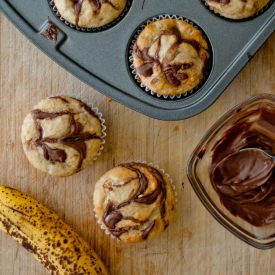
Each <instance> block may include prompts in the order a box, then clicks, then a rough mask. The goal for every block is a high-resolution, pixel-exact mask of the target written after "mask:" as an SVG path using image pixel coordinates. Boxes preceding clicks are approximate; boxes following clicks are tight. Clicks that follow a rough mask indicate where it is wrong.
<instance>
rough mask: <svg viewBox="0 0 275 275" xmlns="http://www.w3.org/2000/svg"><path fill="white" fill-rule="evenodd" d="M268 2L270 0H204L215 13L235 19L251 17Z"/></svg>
mask: <svg viewBox="0 0 275 275" xmlns="http://www.w3.org/2000/svg"><path fill="white" fill-rule="evenodd" d="M270 2H271V0H245V1H244V0H205V3H206V4H207V5H208V6H209V7H210V9H211V10H213V11H214V12H215V13H218V14H220V15H221V16H223V17H226V18H229V19H235V20H238V19H244V18H248V17H252V16H253V15H255V14H256V13H258V12H259V11H261V10H262V9H263V8H264V7H265V6H266V5H267V4H268V3H270Z"/></svg>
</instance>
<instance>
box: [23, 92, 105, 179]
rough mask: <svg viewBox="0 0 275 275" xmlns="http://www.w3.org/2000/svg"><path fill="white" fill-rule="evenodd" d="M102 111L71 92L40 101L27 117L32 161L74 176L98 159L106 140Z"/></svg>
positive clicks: (25, 136)
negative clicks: (70, 93)
mask: <svg viewBox="0 0 275 275" xmlns="http://www.w3.org/2000/svg"><path fill="white" fill-rule="evenodd" d="M105 135H106V134H105V125H104V119H103V118H102V115H101V113H98V112H97V111H96V110H93V109H91V108H90V107H89V106H88V105H86V104H85V103H83V102H82V101H80V100H78V99H75V98H71V97H68V96H56V97H50V98H47V99H44V100H42V101H41V102H39V103H38V104H37V105H36V106H35V107H34V108H33V110H32V111H31V112H30V113H29V114H28V115H27V116H26V117H25V119H24V122H23V126H22V132H21V140H22V144H23V149H24V152H25V154H26V156H27V158H28V160H29V161H30V163H31V164H32V165H33V166H34V167H36V168H37V169H39V170H42V171H44V172H47V173H49V174H51V175H53V176H70V175H72V174H75V173H77V172H79V171H80V170H83V169H84V168H85V167H86V166H87V165H88V164H90V162H91V161H92V160H94V159H95V158H96V157H97V156H98V155H99V153H100V152H101V150H102V149H103V144H104V143H105V140H104V138H105Z"/></svg>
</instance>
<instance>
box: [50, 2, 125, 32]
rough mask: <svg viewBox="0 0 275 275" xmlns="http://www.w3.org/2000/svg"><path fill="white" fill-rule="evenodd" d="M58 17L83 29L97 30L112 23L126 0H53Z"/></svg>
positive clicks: (122, 8)
mask: <svg viewBox="0 0 275 275" xmlns="http://www.w3.org/2000/svg"><path fill="white" fill-rule="evenodd" d="M54 3H55V6H56V7H57V9H58V11H59V13H60V15H61V16H62V17H63V18H64V19H65V20H67V21H68V22H70V23H72V24H74V25H77V26H79V27H84V28H97V27H101V26H104V25H107V24H109V23H111V22H112V21H114V20H115V19H116V18H117V17H118V16H119V15H120V14H121V13H122V11H123V10H124V8H125V6H126V4H127V0H54Z"/></svg>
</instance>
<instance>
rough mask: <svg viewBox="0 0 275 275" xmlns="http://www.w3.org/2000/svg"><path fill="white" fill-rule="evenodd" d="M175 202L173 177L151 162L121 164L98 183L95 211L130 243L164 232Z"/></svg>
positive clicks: (103, 223) (104, 225)
mask: <svg viewBox="0 0 275 275" xmlns="http://www.w3.org/2000/svg"><path fill="white" fill-rule="evenodd" d="M174 203H175V198H174V190H173V187H172V185H171V183H170V181H169V179H168V178H167V176H166V175H164V174H163V173H162V172H161V171H159V170H157V169H156V168H154V167H152V166H149V165H148V164H143V163H138V162H132V163H126V164H121V165H119V166H117V167H115V168H113V169H111V170H109V171H108V172H107V173H105V174H104V175H103V176H102V177H101V178H100V179H99V181H98V182H97V183H96V185H95V191H94V211H95V214H96V217H97V219H98V222H99V224H100V225H101V227H102V228H103V229H104V230H107V232H109V233H111V234H112V235H113V236H115V237H116V238H118V239H120V240H122V241H124V242H127V243H128V242H138V241H142V240H147V239H151V238H153V237H154V236H156V235H158V234H160V233H161V232H162V231H163V230H164V229H165V228H166V227H167V226H168V224H169V223H170V222H171V220H172V218H173V213H174Z"/></svg>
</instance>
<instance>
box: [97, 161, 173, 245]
mask: <svg viewBox="0 0 275 275" xmlns="http://www.w3.org/2000/svg"><path fill="white" fill-rule="evenodd" d="M133 162H134V163H141V164H146V165H149V166H152V167H153V168H155V169H157V170H158V171H160V172H161V173H162V174H163V175H164V176H165V177H166V178H167V179H168V181H169V182H170V183H171V186H172V188H173V191H174V198H175V204H174V208H175V209H176V205H177V203H178V193H177V189H176V186H175V184H174V181H173V179H172V178H171V176H170V175H169V174H168V173H166V172H165V171H164V169H162V168H159V166H158V165H156V164H154V163H152V162H149V163H148V162H146V161H141V160H133V161H126V162H122V163H120V164H118V165H116V166H115V167H117V166H119V165H121V164H127V163H133ZM93 211H94V215H95V219H96V222H97V223H98V225H99V227H100V228H101V229H102V230H103V231H104V233H105V234H106V235H110V236H111V238H112V239H114V240H117V241H118V242H121V240H120V239H119V238H117V237H115V236H114V235H113V234H111V232H110V231H109V230H108V229H107V228H106V226H105V225H104V224H103V223H100V222H99V217H98V215H97V214H96V211H95V208H94V209H93ZM174 211H175V210H174Z"/></svg>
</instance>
